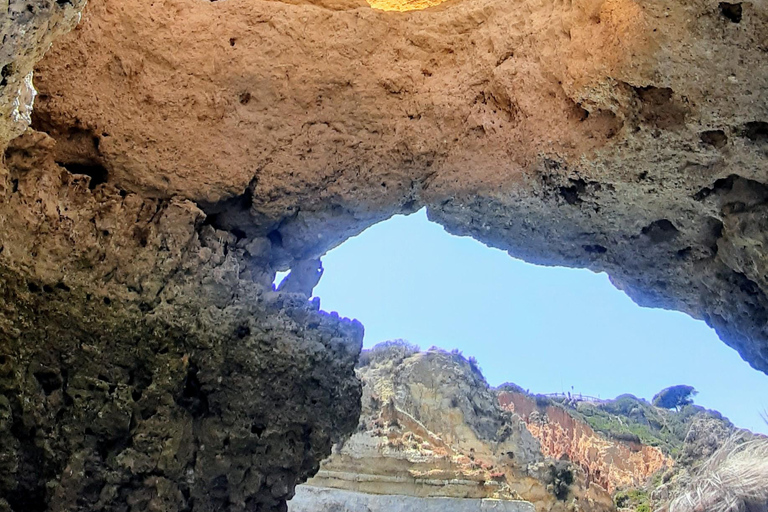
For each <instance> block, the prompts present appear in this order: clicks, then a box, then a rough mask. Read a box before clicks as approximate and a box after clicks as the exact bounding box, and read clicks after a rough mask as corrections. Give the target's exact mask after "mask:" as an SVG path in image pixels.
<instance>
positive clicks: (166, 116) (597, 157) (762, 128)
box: [36, 0, 768, 371]
mask: <svg viewBox="0 0 768 512" xmlns="http://www.w3.org/2000/svg"><path fill="white" fill-rule="evenodd" d="M766 9H768V7H766V5H765V4H764V3H761V2H744V3H737V4H726V3H721V2H719V1H717V0H701V1H685V2H669V1H668V0H651V1H646V2H636V1H634V0H588V1H585V2H579V3H578V4H574V5H571V4H561V3H559V2H554V1H550V0H547V1H544V2H539V1H534V0H526V1H523V2H512V3H510V2H502V1H498V0H465V1H462V2H452V3H446V4H441V5H440V6H438V7H436V8H434V9H432V10H426V11H414V12H407V13H391V12H382V11H377V10H373V9H370V8H369V7H368V6H367V5H366V4H363V3H362V1H360V2H357V1H354V0H324V1H323V2H319V3H316V4H315V3H311V2H304V1H302V2H290V3H287V2H269V1H263V2H262V1H259V2H253V1H250V0H228V1H226V2H204V1H200V0H162V1H155V2H152V3H151V4H150V3H146V2H143V1H142V0H129V1H126V0H99V1H94V2H92V3H91V4H90V5H89V7H88V8H87V9H86V13H85V15H84V19H83V23H82V24H81V25H80V26H79V27H78V29H77V30H76V31H74V32H73V33H71V34H70V35H69V36H66V37H65V39H63V40H61V41H60V43H59V44H57V45H56V48H55V49H54V50H53V51H52V52H51V53H50V54H49V55H48V57H47V58H46V59H45V60H44V62H43V63H42V64H41V65H40V66H39V67H38V75H37V81H38V84H39V86H40V90H41V95H40V98H39V104H38V109H37V111H36V112H37V114H36V126H37V127H38V128H39V129H44V130H45V131H47V132H48V133H50V134H51V135H52V136H53V137H54V138H55V139H56V140H57V141H58V147H57V149H56V160H57V161H59V162H61V163H63V164H65V165H67V166H70V168H73V169H75V170H77V169H81V167H78V166H83V165H98V166H101V167H100V168H103V169H104V173H105V176H106V177H105V179H106V180H107V181H108V182H109V183H112V184H115V185H117V186H119V187H120V188H121V189H123V190H126V191H129V192H134V193H140V194H143V195H145V196H147V197H154V198H169V197H182V198H185V199H188V200H192V201H195V202H196V203H197V204H199V205H200V206H202V207H203V210H204V211H205V212H206V213H207V214H209V215H212V216H215V220H214V221H212V222H214V224H215V225H216V227H218V228H221V229H226V230H229V231H230V232H232V233H235V234H237V236H238V237H245V238H247V239H253V238H256V237H262V236H267V235H269V236H270V237H271V238H270V240H271V241H272V246H273V251H272V256H271V261H272V263H273V264H274V265H276V266H277V267H279V268H281V269H286V268H289V267H290V266H291V265H292V264H293V263H294V262H295V261H297V260H305V259H310V258H314V257H316V256H319V255H321V254H322V253H323V252H324V251H326V250H328V249H329V248H331V247H333V246H335V245H336V244H338V243H340V242H341V241H343V240H344V239H346V238H347V237H349V236H350V235H352V234H355V233H358V232H359V231H361V230H363V229H365V228H366V227H368V226H370V225H371V224H373V223H375V222H377V221H380V220H382V219H384V218H387V217H388V216H390V215H392V214H394V213H398V212H401V213H402V212H410V211H413V210H414V209H416V208H419V207H421V206H427V207H428V208H429V214H430V217H431V218H432V219H433V220H436V221H438V222H440V223H441V224H443V225H444V226H446V228H447V229H448V230H449V231H451V232H453V233H456V234H462V235H470V236H473V237H475V238H477V239H479V240H481V241H483V242H485V243H488V244H490V245H493V246H496V247H500V248H502V249H505V250H508V251H509V252H510V253H511V254H512V255H514V256H517V257H520V258H523V259H526V260H528V261H533V262H537V263H544V264H558V265H567V266H577V267H587V268H591V269H593V270H604V271H607V272H609V274H610V275H611V276H612V278H613V280H614V282H615V283H616V284H617V285H618V286H619V287H620V288H622V289H623V290H625V291H626V292H627V293H629V294H630V295H631V296H632V297H633V298H634V299H635V300H636V301H637V302H639V303H640V304H643V305H649V306H655V307H665V308H673V309H678V310H682V311H685V312H687V313H689V314H691V315H693V316H695V317H697V318H702V319H704V320H706V321H707V322H708V323H709V324H710V325H712V326H713V327H714V328H716V329H717V330H718V332H719V333H720V335H721V336H722V337H723V339H724V340H725V341H726V342H727V343H729V344H730V345H731V346H733V347H734V348H736V349H737V350H739V352H740V353H741V354H742V356H743V357H744V358H745V359H747V360H748V361H749V362H750V363H751V364H752V365H753V366H754V367H755V368H758V369H761V370H763V371H767V370H768V333H767V332H766V330H765V329H766V327H765V326H766V311H768V309H767V308H768V299H766V292H768V281H766V278H765V274H766V272H765V271H764V267H765V263H764V262H765V261H766V257H765V254H764V252H763V249H762V247H763V245H765V244H764V241H763V238H764V234H763V232H764V229H763V228H762V224H761V220H760V219H762V218H763V217H764V213H765V212H764V210H765V208H766V204H768V187H766V184H768V176H766V173H765V170H766V168H768V165H766V164H767V162H766V160H767V157H766V141H768V135H767V134H768V92H767V91H768V77H766V75H765V73H763V72H762V70H764V69H765V66H764V65H763V64H764V62H765V47H764V42H765V41H766V40H768V11H767V10H766ZM331 34H332V36H331ZM171 48H172V49H173V50H172V51H171V50H169V49H171Z"/></svg>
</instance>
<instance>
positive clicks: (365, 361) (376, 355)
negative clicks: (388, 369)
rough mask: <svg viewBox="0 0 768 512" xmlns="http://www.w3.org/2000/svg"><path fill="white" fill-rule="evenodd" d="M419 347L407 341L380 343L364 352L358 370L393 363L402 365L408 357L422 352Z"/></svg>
mask: <svg viewBox="0 0 768 512" xmlns="http://www.w3.org/2000/svg"><path fill="white" fill-rule="evenodd" d="M420 350H421V349H420V348H419V346H418V345H414V344H413V343H410V342H408V341H406V340H390V341H385V342H382V343H379V344H378V345H376V346H375V347H373V348H372V349H370V350H363V351H362V353H361V354H360V359H359V361H358V363H357V366H358V368H363V367H365V366H369V365H374V364H379V363H382V362H387V361H391V362H392V364H395V365H397V364H400V363H402V362H403V360H405V359H406V358H408V357H411V356H412V355H413V354H416V353H418V352H419V351H420Z"/></svg>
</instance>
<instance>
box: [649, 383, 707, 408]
mask: <svg viewBox="0 0 768 512" xmlns="http://www.w3.org/2000/svg"><path fill="white" fill-rule="evenodd" d="M696 394H698V391H696V390H695V389H694V388H693V387H692V386H682V385H681V386H672V387H668V388H666V389H662V390H661V391H659V392H658V393H657V394H656V396H654V397H653V402H652V403H653V405H655V406H656V407H663V408H665V409H679V408H680V407H685V406H686V405H691V404H692V403H693V399H692V398H691V397H692V396H694V395H696Z"/></svg>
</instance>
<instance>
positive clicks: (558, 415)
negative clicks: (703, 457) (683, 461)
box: [498, 391, 674, 493]
mask: <svg viewBox="0 0 768 512" xmlns="http://www.w3.org/2000/svg"><path fill="white" fill-rule="evenodd" d="M498 396H499V403H500V404H501V406H502V407H503V408H504V409H507V410H509V411H511V412H515V413H517V414H519V415H520V416H521V417H522V418H523V420H524V421H525V423H526V425H527V427H528V430H529V431H530V432H531V434H533V436H534V437H535V438H536V439H538V440H539V442H540V443H541V449H542V453H543V454H544V455H545V456H547V457H550V458H553V459H556V460H561V459H565V460H569V461H571V462H573V463H574V464H576V465H578V466H579V467H581V468H582V469H583V470H584V472H585V473H586V475H587V477H588V478H589V479H590V480H592V481H594V482H596V483H597V484H599V485H601V486H602V487H603V488H605V489H607V490H608V491H609V492H611V493H613V492H615V491H616V490H617V489H626V488H630V487H640V486H644V485H645V484H646V482H647V481H648V479H649V478H650V477H651V476H653V475H654V474H655V473H657V472H659V471H661V470H665V469H668V468H670V467H672V466H673V465H674V461H673V460H672V458H670V457H669V456H668V455H666V454H665V453H664V452H663V451H662V450H661V449H660V448H657V447H654V446H646V445H643V444H642V443H641V442H640V440H639V439H637V440H629V441H619V440H612V439H608V438H607V437H606V436H604V435H601V434H598V433H596V432H595V431H594V430H593V429H592V427H591V426H590V425H589V424H588V423H586V422H585V421H582V420H580V419H578V418H575V417H574V416H572V415H571V414H569V413H568V412H567V410H566V409H565V408H563V407H561V406H557V405H554V404H552V405H547V404H546V403H545V404H544V405H543V406H540V405H538V404H537V403H536V399H535V398H534V397H531V396H529V395H526V394H523V393H519V392H510V391H501V392H499V394H498Z"/></svg>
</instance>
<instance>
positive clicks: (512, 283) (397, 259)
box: [276, 210, 768, 432]
mask: <svg viewBox="0 0 768 512" xmlns="http://www.w3.org/2000/svg"><path fill="white" fill-rule="evenodd" d="M322 262H323V267H324V273H323V276H322V279H321V280H320V282H319V284H318V285H317V287H316V288H315V289H314V296H315V297H318V298H319V299H320V302H321V308H322V309H323V310H325V311H336V312H338V313H339V314H341V315H343V316H347V317H350V318H356V319H358V320H360V321H361V322H362V323H363V325H364V326H365V329H366V333H365V339H364V346H365V348H370V347H372V346H374V345H376V344H377V343H380V342H383V341H387V340H392V339H405V340H407V341H408V342H410V343H414V344H416V345H418V346H420V347H421V348H422V349H423V350H426V349H428V348H430V347H432V346H436V347H439V348H442V349H445V350H453V349H458V350H460V351H461V352H462V353H463V354H464V355H465V356H466V357H470V356H472V357H475V358H476V359H477V361H478V362H479V364H480V367H481V368H482V370H483V373H484V376H485V378H486V379H487V380H488V382H489V384H490V385H492V386H497V385H500V384H502V383H503V382H507V381H512V382H515V383H516V384H518V385H520V386H522V387H523V388H524V389H529V390H530V391H531V392H532V393H559V392H563V393H567V392H573V393H582V394H584V395H589V396H596V397H601V398H614V397H616V396H618V395H621V394H625V393H630V394H633V395H636V396H638V397H641V398H645V399H648V400H650V398H651V397H652V396H653V395H654V394H655V393H657V392H658V391H660V390H661V389H663V388H665V387H667V386H670V385H675V384H679V383H686V384H690V385H692V386H694V387H695V388H696V389H697V390H698V391H699V392H700V394H699V395H698V397H697V400H696V403H698V404H699V405H702V406H704V407H707V408H712V409H716V410H719V411H721V412H722V413H723V414H725V415H726V416H728V417H729V418H730V419H731V420H732V421H734V422H735V423H736V424H737V425H739V426H742V427H745V428H750V429H752V430H754V431H762V432H766V431H767V430H768V426H767V425H766V424H765V422H764V421H763V419H762V418H761V411H764V410H766V408H767V406H768V394H766V391H768V376H766V375H765V374H763V373H761V372H758V371H756V370H754V369H752V368H750V367H749V365H747V363H745V362H744V361H743V360H742V359H741V358H740V357H739V355H738V354H737V353H736V352H735V351H734V350H732V349H731V348H729V347H728V346H726V345H725V344H724V343H722V341H720V339H719V338H718V336H717V334H716V333H715V332H714V331H713V330H712V329H711V328H709V327H708V326H707V325H706V324H705V323H704V322H703V321H699V320H695V319H693V318H691V317H689V316H688V315H686V314H683V313H680V312H676V311H668V310H663V309H652V308H643V307H640V306H638V305H637V304H635V303H634V302H633V301H632V300H631V299H630V298H629V297H628V296H627V295H625V294H624V292H622V291H620V290H618V289H617V288H615V287H614V285H613V284H612V283H611V282H610V279H609V277H608V276H607V275H606V274H605V273H594V272H592V271H589V270H585V269H573V268H565V267H544V266H538V265H533V264H529V263H526V262H524V261H521V260H518V259H515V258H512V257H510V256H509V255H508V254H507V253H505V252H504V251H501V250H497V249H493V248H489V247H487V246H485V245H483V244H482V243H480V242H477V241H476V240H474V239H472V238H469V237H457V236H453V235H450V234H449V233H448V232H446V231H445V230H444V229H443V228H442V227H441V226H440V225H439V224H436V223H433V222H430V221H429V220H428V218H427V215H426V212H425V210H421V211H419V212H418V213H416V214H412V215H409V216H402V215H399V216H395V217H393V218H391V219H389V220H387V221H385V222H382V223H379V224H377V225H374V226H373V227H371V228H369V229H368V230H366V231H365V232H363V233H362V234H361V235H359V236H357V237H354V238H351V239H349V240H347V241H346V242H344V243H343V244H342V245H340V246H339V247H337V248H336V249H334V250H332V251H330V252H329V253H327V254H326V255H325V256H324V257H323V258H322ZM285 275H287V272H284V273H279V274H278V276H277V278H276V283H279V282H280V281H281V280H282V279H283V278H284V276H285ZM734 397H738V400H734Z"/></svg>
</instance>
